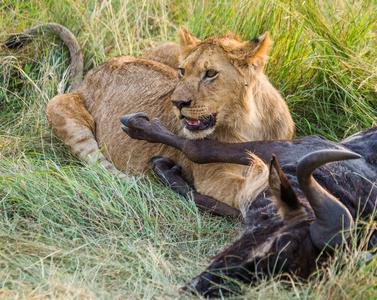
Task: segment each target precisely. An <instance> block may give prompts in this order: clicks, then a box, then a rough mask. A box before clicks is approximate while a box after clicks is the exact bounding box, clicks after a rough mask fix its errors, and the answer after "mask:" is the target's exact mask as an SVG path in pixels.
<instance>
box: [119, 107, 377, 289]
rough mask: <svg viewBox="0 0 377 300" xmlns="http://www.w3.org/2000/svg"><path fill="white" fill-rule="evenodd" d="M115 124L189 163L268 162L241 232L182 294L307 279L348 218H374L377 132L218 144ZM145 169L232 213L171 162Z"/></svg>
mask: <svg viewBox="0 0 377 300" xmlns="http://www.w3.org/2000/svg"><path fill="white" fill-rule="evenodd" d="M121 121H122V123H123V124H124V125H125V126H124V127H122V128H123V130H124V131H125V132H126V133H127V134H128V135H130V136H131V137H133V138H137V139H144V140H147V141H149V142H152V143H156V142H159V143H164V144H167V145H170V146H172V147H174V148H176V149H179V150H180V151H182V152H183V153H184V154H185V155H186V156H187V157H188V158H189V159H190V160H192V161H194V162H196V163H213V162H224V163H238V164H244V165H247V164H249V163H250V152H252V153H254V154H256V155H257V156H258V157H259V158H260V159H262V160H263V161H265V162H267V161H270V160H271V162H270V167H269V170H268V172H267V174H268V175H267V177H266V182H268V185H269V188H268V189H266V190H263V192H261V193H259V194H258V195H256V197H255V199H254V200H253V201H252V202H251V204H250V206H249V207H248V209H247V211H246V212H245V213H244V218H245V225H246V229H245V231H244V233H243V234H242V236H241V237H240V238H238V239H237V240H236V241H235V242H234V243H233V244H232V245H231V246H230V247H228V248H227V249H225V250H224V251H223V252H221V253H220V254H218V255H217V256H216V257H215V258H214V260H213V263H212V264H211V265H210V266H209V267H208V268H207V269H206V270H205V271H204V272H203V273H202V274H200V275H199V276H197V277H196V278H194V279H193V280H192V281H191V282H190V283H189V284H188V285H187V287H185V289H187V288H188V289H192V290H196V291H197V292H199V293H200V294H202V295H205V296H216V295H217V294H218V293H219V292H220V291H221V292H223V293H224V292H226V291H228V290H229V289H232V285H233V288H234V285H235V284H233V283H232V282H235V281H238V282H244V283H249V282H251V281H252V280H253V278H257V277H260V276H265V275H267V276H270V275H274V274H277V273H288V274H293V275H295V276H298V277H304V278H305V277H308V276H309V275H310V274H311V273H312V272H313V271H314V270H315V269H316V261H317V259H318V258H321V254H323V253H324V252H326V253H327V254H329V253H330V254H331V252H333V249H334V248H335V247H336V246H337V245H340V244H341V243H342V242H343V240H344V238H345V237H347V236H348V233H349V231H350V230H351V228H352V227H353V225H354V222H355V220H357V219H367V218H372V219H374V220H376V218H377V217H376V214H375V205H376V201H377V186H376V184H377V180H376V179H377V127H373V128H370V129H368V130H364V131H362V132H359V133H356V134H354V135H352V136H351V137H349V138H347V139H344V140H342V141H340V142H338V143H335V142H332V141H329V140H327V139H325V138H324V137H321V136H317V135H314V136H307V137H303V138H301V139H296V140H279V141H257V142H247V143H240V144H223V143H220V142H216V141H212V140H187V139H184V138H182V137H178V136H175V135H173V134H172V133H170V132H169V131H167V130H166V129H165V128H164V127H163V126H162V124H161V123H160V122H159V120H157V119H154V120H152V121H149V120H148V117H147V116H146V115H145V114H142V113H140V114H134V115H126V116H124V117H122V119H121ZM271 157H272V159H271ZM355 158H359V159H355ZM278 161H279V164H280V166H279V164H278ZM335 161H337V162H336V163H331V164H327V165H325V164H326V163H329V162H335ZM152 168H153V169H154V170H155V172H156V173H157V174H159V176H160V177H162V178H164V180H165V181H166V182H167V183H168V184H170V185H171V187H172V188H173V189H174V190H176V191H178V192H179V193H181V194H183V195H187V194H188V193H192V196H193V198H194V201H195V202H196V203H197V204H198V205H199V206H202V207H204V208H205V209H213V210H214V212H215V213H218V214H225V215H235V213H234V212H233V211H229V210H227V208H226V207H224V206H221V207H217V206H216V201H215V200H214V199H210V198H208V197H206V196H202V195H199V194H198V193H196V192H195V191H193V190H192V189H191V188H188V187H187V185H186V184H185V182H184V181H183V179H182V178H181V177H180V168H179V167H178V166H175V164H174V162H172V161H171V160H167V159H164V158H156V159H154V161H153V162H152ZM313 177H314V178H315V179H313ZM266 185H267V184H266ZM270 199H274V201H271V200H270ZM376 244H377V232H372V233H371V235H370V238H369V242H368V248H369V249H371V248H372V247H373V246H374V245H376ZM325 257H327V255H322V258H323V259H324V258H325Z"/></svg>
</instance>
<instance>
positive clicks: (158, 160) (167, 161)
mask: <svg viewBox="0 0 377 300" xmlns="http://www.w3.org/2000/svg"><path fill="white" fill-rule="evenodd" d="M162 164H163V165H168V166H169V167H173V166H175V162H174V161H173V160H171V159H170V158H166V157H161V156H156V157H153V158H152V169H155V168H156V167H159V165H162Z"/></svg>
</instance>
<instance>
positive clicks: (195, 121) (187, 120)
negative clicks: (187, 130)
mask: <svg viewBox="0 0 377 300" xmlns="http://www.w3.org/2000/svg"><path fill="white" fill-rule="evenodd" d="M186 122H187V124H189V125H191V126H199V125H200V121H199V120H189V119H186Z"/></svg>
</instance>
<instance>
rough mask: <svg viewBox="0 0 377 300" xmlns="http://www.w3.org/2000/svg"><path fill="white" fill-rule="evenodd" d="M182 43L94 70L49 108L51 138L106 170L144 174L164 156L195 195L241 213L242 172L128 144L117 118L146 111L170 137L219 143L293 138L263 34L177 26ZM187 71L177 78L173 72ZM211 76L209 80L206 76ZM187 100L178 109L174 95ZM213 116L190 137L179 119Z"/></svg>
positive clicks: (244, 172) (171, 151)
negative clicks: (204, 35)
mask: <svg viewBox="0 0 377 300" xmlns="http://www.w3.org/2000/svg"><path fill="white" fill-rule="evenodd" d="M179 40H180V45H179V46H177V45H174V44H168V45H166V44H165V45H162V46H160V47H157V48H155V49H153V50H151V52H149V53H146V54H145V55H144V56H143V57H141V58H135V57H131V56H118V57H115V58H112V59H110V60H108V61H106V62H105V63H103V64H102V65H100V66H98V67H96V68H95V69H93V70H91V71H90V72H89V73H88V74H87V76H86V78H85V79H84V81H83V83H82V84H81V85H80V87H79V88H78V89H77V90H76V91H74V92H72V93H69V94H64V95H58V96H55V97H54V98H52V99H51V100H50V102H49V103H48V105H47V116H48V119H49V121H50V124H51V126H52V128H53V131H54V133H55V134H56V135H57V136H58V137H59V138H60V139H62V140H63V141H64V142H65V143H66V144H67V145H68V146H69V147H70V148H71V150H72V151H73V153H75V154H76V155H78V156H79V157H80V158H81V159H83V160H85V159H86V160H88V161H96V160H98V161H100V163H101V164H103V165H104V166H105V167H106V168H108V169H109V170H110V171H111V172H114V173H116V172H117V169H118V170H121V171H129V170H131V171H133V172H144V171H146V170H148V169H149V168H150V161H151V158H153V157H155V156H164V157H167V158H171V159H173V160H174V161H175V162H176V163H177V164H179V165H181V166H182V167H183V173H184V174H183V175H184V177H185V178H186V179H187V180H188V181H189V182H193V183H194V185H195V188H196V189H197V191H198V192H199V193H202V194H205V195H208V196H211V197H214V198H216V199H217V200H220V201H223V202H225V203H227V204H229V205H232V206H233V207H236V208H240V203H241V195H242V198H243V199H245V198H247V195H245V191H247V190H246V189H245V181H246V175H247V168H246V167H243V166H239V165H232V164H206V165H198V164H195V163H192V162H190V161H188V160H187V159H186V158H185V157H184V156H183V155H182V154H181V153H179V152H178V151H176V150H175V149H172V148H170V147H168V146H165V145H161V144H150V143H147V142H144V141H139V140H134V139H131V138H129V137H128V136H127V135H126V134H125V133H124V132H123V131H122V129H121V124H120V122H119V119H120V117H121V116H122V115H125V114H130V113H136V112H144V113H146V114H147V115H148V116H149V117H151V118H159V119H160V120H161V122H162V123H163V124H164V125H165V126H166V127H167V129H169V130H170V131H172V132H173V133H175V134H178V135H185V136H186V137H189V138H210V139H216V140H220V141H223V142H245V141H250V140H264V139H290V138H291V137H292V135H293V131H294V125H293V121H292V118H291V116H290V114H289V110H288V107H287V105H286V103H285V102H284V100H283V99H282V98H281V96H280V95H279V93H278V92H277V90H276V89H275V88H274V87H273V86H272V85H271V84H270V82H269V81H268V79H267V77H266V76H265V75H264V74H263V66H264V64H265V61H266V59H267V52H268V50H269V48H270V45H271V41H270V38H269V35H268V34H265V35H264V36H262V37H260V38H255V39H253V40H250V41H246V42H242V41H241V40H240V38H239V37H236V36H234V35H233V34H231V33H227V34H226V35H225V36H224V37H211V38H208V39H206V40H204V41H200V40H199V39H197V38H196V37H194V36H193V35H192V34H190V33H189V32H188V30H187V29H186V28H184V27H183V28H182V29H181V31H180V34H179ZM177 67H179V68H181V69H184V70H185V74H184V76H183V77H182V78H179V76H178V73H177V70H176V69H175V68H177ZM209 69H213V70H216V72H217V73H216V78H214V79H212V78H206V77H205V74H206V70H209ZM173 96H174V97H176V98H177V97H179V98H182V99H187V101H190V103H191V106H190V107H184V108H183V109H181V110H179V109H178V108H177V107H175V106H174V105H173V104H172V101H171V99H172V97H173ZM211 114H212V115H216V123H215V125H214V126H213V127H212V128H209V129H206V130H201V131H190V130H187V129H186V128H185V126H184V121H183V120H182V119H181V118H182V115H183V116H184V117H187V118H192V119H198V120H200V118H202V117H206V116H208V115H211Z"/></svg>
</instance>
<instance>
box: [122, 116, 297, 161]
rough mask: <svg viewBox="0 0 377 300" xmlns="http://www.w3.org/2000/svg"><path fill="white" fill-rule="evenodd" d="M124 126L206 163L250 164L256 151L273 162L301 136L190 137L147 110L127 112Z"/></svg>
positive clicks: (134, 135)
mask: <svg viewBox="0 0 377 300" xmlns="http://www.w3.org/2000/svg"><path fill="white" fill-rule="evenodd" d="M121 122H122V123H123V125H125V126H123V127H122V129H123V130H124V131H125V132H126V133H127V134H128V135H129V136H130V137H132V138H134V139H139V140H145V141H148V142H150V143H162V144H165V145H169V146H171V147H173V148H176V149H178V150H180V151H182V153H183V154H184V155H185V156H186V157H187V158H188V159H189V160H191V161H192V162H195V163H198V164H205V163H215V162H220V163H234V164H241V165H249V164H250V155H249V153H250V152H252V153H254V154H256V155H257V156H258V157H259V158H261V159H263V160H264V161H265V162H267V163H268V162H269V161H270V159H271V155H272V154H276V156H277V157H278V159H279V156H280V155H279V154H280V153H286V152H287V151H290V149H291V146H292V144H299V143H300V140H299V139H298V140H287V141H285V140H279V141H274V144H273V145H272V144H271V141H255V142H246V143H236V144H227V143H221V142H218V141H213V140H207V139H204V140H189V139H185V138H183V137H180V136H177V135H175V134H173V133H171V132H170V131H168V130H167V129H166V128H165V127H164V126H163V125H162V124H161V122H160V121H159V120H158V119H153V120H152V121H149V118H148V116H147V115H146V114H144V113H136V114H130V115H125V116H123V117H122V118H121Z"/></svg>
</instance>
